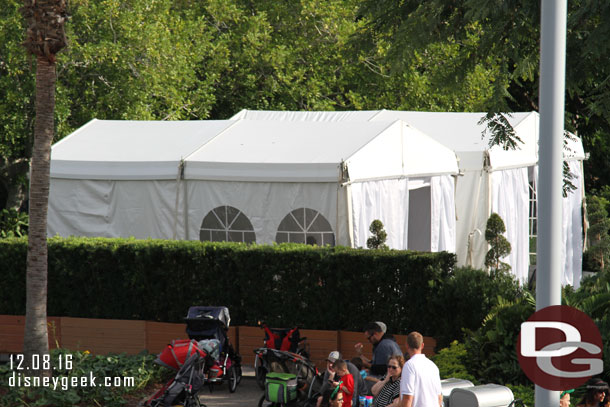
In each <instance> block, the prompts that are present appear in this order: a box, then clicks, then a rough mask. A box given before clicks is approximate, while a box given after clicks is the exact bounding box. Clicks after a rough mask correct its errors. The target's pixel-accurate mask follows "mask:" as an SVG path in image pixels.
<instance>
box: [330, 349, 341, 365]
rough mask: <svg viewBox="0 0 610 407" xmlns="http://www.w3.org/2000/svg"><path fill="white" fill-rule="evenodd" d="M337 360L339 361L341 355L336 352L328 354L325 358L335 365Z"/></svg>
mask: <svg viewBox="0 0 610 407" xmlns="http://www.w3.org/2000/svg"><path fill="white" fill-rule="evenodd" d="M337 359H341V354H340V353H339V352H337V351H336V350H334V351H332V352H330V353H329V354H328V357H327V358H326V360H328V361H329V362H330V363H335V362H336V361H337Z"/></svg>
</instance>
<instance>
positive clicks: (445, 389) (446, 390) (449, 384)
mask: <svg viewBox="0 0 610 407" xmlns="http://www.w3.org/2000/svg"><path fill="white" fill-rule="evenodd" d="M473 386H474V384H472V382H471V381H470V380H464V379H456V378H454V377H452V378H450V379H443V380H441V393H442V394H443V405H444V406H445V407H449V405H450V404H449V396H450V395H451V391H452V390H453V389H461V388H464V387H473Z"/></svg>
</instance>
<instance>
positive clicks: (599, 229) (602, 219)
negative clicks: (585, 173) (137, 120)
mask: <svg viewBox="0 0 610 407" xmlns="http://www.w3.org/2000/svg"><path fill="white" fill-rule="evenodd" d="M604 201H605V199H603V198H600V197H597V196H590V197H588V198H587V214H588V216H589V225H590V226H589V229H588V230H587V235H588V237H589V248H588V251H589V253H590V256H591V257H592V258H593V260H594V261H595V262H596V263H597V264H598V265H599V267H600V270H604V266H605V263H606V259H608V256H609V255H610V236H609V235H608V231H609V230H610V219H609V218H608V212H607V211H606V208H605V204H607V202H604Z"/></svg>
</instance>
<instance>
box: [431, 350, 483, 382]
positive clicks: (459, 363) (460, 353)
mask: <svg viewBox="0 0 610 407" xmlns="http://www.w3.org/2000/svg"><path fill="white" fill-rule="evenodd" d="M467 358H468V354H467V353H466V347H465V346H464V344H463V343H459V342H458V341H453V342H451V344H450V345H449V347H448V348H444V349H441V350H440V351H439V352H438V353H437V354H436V355H434V356H433V357H432V361H433V362H434V363H435V364H436V366H437V367H438V370H439V371H440V374H441V379H449V378H451V377H454V378H456V379H464V380H470V381H471V382H473V383H474V384H477V381H476V379H475V377H474V376H473V375H471V374H470V373H469V372H468V369H466V359H467Z"/></svg>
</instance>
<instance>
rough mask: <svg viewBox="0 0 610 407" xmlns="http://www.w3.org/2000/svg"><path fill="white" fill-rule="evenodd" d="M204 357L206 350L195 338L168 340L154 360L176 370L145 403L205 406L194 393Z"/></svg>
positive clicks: (200, 384) (199, 382) (201, 379)
mask: <svg viewBox="0 0 610 407" xmlns="http://www.w3.org/2000/svg"><path fill="white" fill-rule="evenodd" d="M206 358H207V354H206V352H205V351H203V350H202V349H200V348H199V346H198V345H197V342H196V341H190V340H177V341H172V343H171V344H169V345H167V347H166V348H165V349H164V350H163V352H161V353H160V354H159V356H158V357H157V359H156V360H155V362H156V363H158V364H160V365H162V366H166V367H168V368H170V369H172V370H175V371H177V373H176V376H175V377H174V378H173V379H171V380H170V381H168V382H167V383H166V384H165V386H163V387H162V388H161V389H160V390H159V391H158V392H156V393H155V394H153V396H152V397H150V398H149V399H148V401H146V403H145V406H149V407H167V406H176V405H182V406H184V407H205V404H201V402H200V401H199V397H198V395H197V394H198V393H199V391H200V390H201V388H202V387H203V385H204V368H205V361H206Z"/></svg>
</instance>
